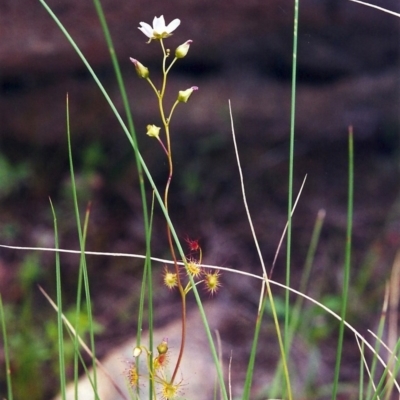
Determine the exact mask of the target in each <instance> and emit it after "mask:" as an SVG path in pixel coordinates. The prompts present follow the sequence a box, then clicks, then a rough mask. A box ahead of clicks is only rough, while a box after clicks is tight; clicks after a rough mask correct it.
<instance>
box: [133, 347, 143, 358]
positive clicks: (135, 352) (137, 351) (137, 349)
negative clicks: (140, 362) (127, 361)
mask: <svg viewBox="0 0 400 400" xmlns="http://www.w3.org/2000/svg"><path fill="white" fill-rule="evenodd" d="M141 353H142V349H141V348H140V347H135V348H134V349H133V357H139V356H140V354H141Z"/></svg>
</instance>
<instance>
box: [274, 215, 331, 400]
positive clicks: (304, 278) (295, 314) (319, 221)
mask: <svg viewBox="0 0 400 400" xmlns="http://www.w3.org/2000/svg"><path fill="white" fill-rule="evenodd" d="M324 219H325V210H320V211H319V212H318V215H317V218H316V221H315V224H314V229H313V232H312V235H311V241H310V246H309V247H308V251H307V256H306V261H305V263H304V268H303V273H302V275H301V280H300V286H299V292H302V293H305V292H306V289H307V285H308V282H309V278H310V274H311V269H312V266H313V262H314V257H315V252H316V250H317V246H318V242H319V238H320V235H321V230H322V226H323V223H324ZM303 303H304V298H303V297H298V298H297V299H296V302H295V304H294V306H293V310H292V319H291V321H290V325H289V348H288V351H289V354H290V349H291V346H292V341H293V336H294V332H295V331H296V329H297V326H298V323H299V321H300V311H301V308H302V306H303ZM282 369H283V365H282V360H280V361H279V365H278V368H277V371H276V373H275V375H274V380H273V381H272V384H271V388H270V390H269V391H268V394H269V396H271V397H276V396H278V389H279V388H280V386H281V379H282Z"/></svg>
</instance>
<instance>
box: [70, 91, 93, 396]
mask: <svg viewBox="0 0 400 400" xmlns="http://www.w3.org/2000/svg"><path fill="white" fill-rule="evenodd" d="M66 101H67V140H68V158H69V167H70V173H71V186H72V198H73V203H74V211H75V218H76V226H77V228H78V237H79V246H80V250H81V258H80V263H79V264H80V268H79V278H78V290H77V292H78V295H77V306H76V326H75V328H76V330H77V331H78V328H79V327H78V324H79V319H80V316H79V315H80V311H81V302H80V299H81V287H82V279H83V285H84V289H85V298H86V308H87V314H88V321H89V336H90V344H91V351H92V353H93V355H94V356H95V354H96V352H95V343H94V332H93V316H92V306H91V299H90V290H89V279H88V274H87V268H86V258H85V242H86V233H87V226H88V218H89V208H88V209H87V210H86V217H85V223H84V229H83V232H82V228H81V220H80V216H79V206H78V196H77V193H76V183H75V174H74V163H73V158H72V145H71V131H70V124H69V122H70V121H69V106H68V103H69V98H68V95H67V98H66ZM74 364H75V365H74V366H75V368H74V380H75V394H76V393H77V390H78V388H77V359H76V357H75V361H74ZM92 367H93V381H94V392H95V393H96V392H97V374H96V362H95V358H92Z"/></svg>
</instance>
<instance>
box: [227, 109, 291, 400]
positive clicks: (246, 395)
mask: <svg viewBox="0 0 400 400" xmlns="http://www.w3.org/2000/svg"><path fill="white" fill-rule="evenodd" d="M229 115H230V118H231V131H232V139H233V146H234V149H235V155H236V163H237V166H238V169H239V177H240V184H241V188H242V196H243V203H244V207H245V209H246V215H247V219H248V221H249V225H250V230H251V233H252V235H253V240H254V244H255V246H256V249H257V253H258V256H259V260H260V263H261V267H262V270H263V279H264V283H265V287H266V288H267V295H268V299H269V302H270V304H271V311H272V316H273V320H274V324H275V330H276V335H277V337H278V343H279V350H280V352H281V357H282V360H283V368H284V374H285V381H286V386H287V392H288V398H289V400H290V399H291V398H292V394H291V393H292V390H291V383H290V377H289V371H288V368H287V362H286V356H285V351H284V345H283V342H282V335H281V329H280V326H279V321H278V316H277V313H276V309H275V302H274V297H273V295H272V291H271V287H270V284H269V278H268V276H267V273H266V269H265V263H264V259H263V257H262V254H261V250H260V245H259V243H258V239H257V235H256V232H255V229H254V225H253V221H252V218H251V214H250V211H249V207H248V204H247V199H246V190H245V187H244V179H243V173H242V167H241V163H240V157H239V151H238V148H237V143H236V135H235V127H234V123H233V115H232V107H231V103H230V101H229ZM265 287H264V285H262V287H261V295H260V303H259V307H258V313H257V321H256V328H255V334H254V338H253V344H252V352H251V354H250V359H249V363H248V367H247V373H246V381H245V386H244V398H245V399H248V398H249V396H250V389H251V383H252V379H253V371H254V362H255V352H256V349H257V344H258V337H259V330H260V328H261V322H262V314H263V312H264V311H263V308H264V307H265V292H264V289H265ZM263 304H264V305H263ZM257 330H258V332H257Z"/></svg>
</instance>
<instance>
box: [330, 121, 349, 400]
mask: <svg viewBox="0 0 400 400" xmlns="http://www.w3.org/2000/svg"><path fill="white" fill-rule="evenodd" d="M353 147H354V146H353V127H351V126H350V127H349V184H348V201H347V231H346V248H345V264H344V275H343V289H342V307H341V312H340V317H341V321H340V325H339V339H338V347H337V353H336V364H335V376H334V381H333V388H332V400H335V399H336V397H337V392H338V386H339V373H340V364H341V359H342V349H343V338H344V328H345V325H344V321H345V319H346V311H347V301H348V297H349V281H350V264H351V239H352V229H353V203H354V201H353V192H354V149H353Z"/></svg>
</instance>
